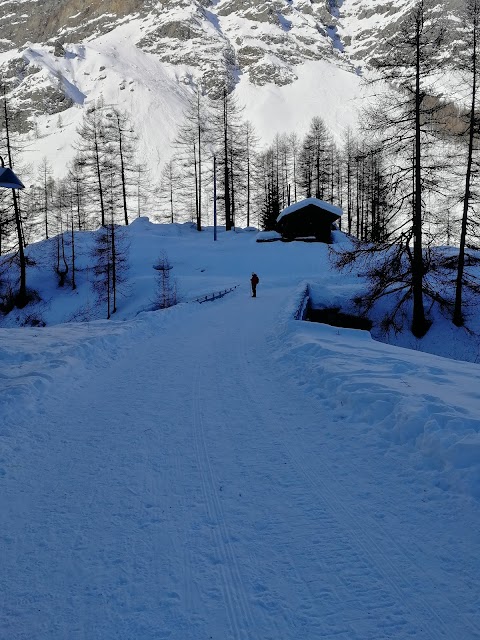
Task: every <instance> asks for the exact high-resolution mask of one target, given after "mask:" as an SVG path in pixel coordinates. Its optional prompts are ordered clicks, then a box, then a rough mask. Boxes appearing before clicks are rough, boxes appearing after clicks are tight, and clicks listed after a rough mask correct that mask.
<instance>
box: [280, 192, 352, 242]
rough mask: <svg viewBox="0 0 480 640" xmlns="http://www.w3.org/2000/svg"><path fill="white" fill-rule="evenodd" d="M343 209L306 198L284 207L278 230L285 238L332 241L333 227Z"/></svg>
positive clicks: (316, 199) (315, 199)
mask: <svg viewBox="0 0 480 640" xmlns="http://www.w3.org/2000/svg"><path fill="white" fill-rule="evenodd" d="M342 213H343V211H342V210H341V209H340V207H336V206H335V205H333V204H329V203H328V202H324V201H323V200H319V199H318V198H306V200H300V202H296V203H295V204H292V205H290V206H289V207H287V208H286V209H284V210H283V211H282V212H281V213H280V215H279V216H278V218H277V231H278V232H279V233H281V234H282V238H283V239H284V240H295V239H305V240H306V239H308V240H316V241H317V242H326V243H330V242H331V241H332V228H333V225H334V223H335V222H336V221H337V220H338V219H339V218H340V216H341V215H342Z"/></svg>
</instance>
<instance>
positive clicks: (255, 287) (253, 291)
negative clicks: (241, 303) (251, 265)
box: [252, 284, 257, 298]
mask: <svg viewBox="0 0 480 640" xmlns="http://www.w3.org/2000/svg"><path fill="white" fill-rule="evenodd" d="M256 297H257V285H256V284H252V298H256Z"/></svg>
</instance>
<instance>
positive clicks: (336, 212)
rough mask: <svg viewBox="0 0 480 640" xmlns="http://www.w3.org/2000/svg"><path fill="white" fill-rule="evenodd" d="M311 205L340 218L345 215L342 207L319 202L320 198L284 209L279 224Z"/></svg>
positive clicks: (300, 201)
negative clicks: (286, 217)
mask: <svg viewBox="0 0 480 640" xmlns="http://www.w3.org/2000/svg"><path fill="white" fill-rule="evenodd" d="M310 204H314V205H316V206H317V207H319V208H320V209H324V210H325V211H329V212H330V213H333V214H334V215H336V216H338V217H340V216H341V215H343V211H342V209H340V207H336V206H335V205H334V204H330V203H329V202H325V201H324V200H319V199H318V198H305V199H304V200H299V201H298V202H294V203H293V204H291V205H290V206H289V207H287V208H286V209H284V210H283V211H282V212H281V213H280V215H279V216H278V218H277V222H279V221H280V220H281V219H282V218H284V217H285V216H288V215H290V214H291V213H294V212H295V211H298V210H299V209H303V207H307V206H308V205H310Z"/></svg>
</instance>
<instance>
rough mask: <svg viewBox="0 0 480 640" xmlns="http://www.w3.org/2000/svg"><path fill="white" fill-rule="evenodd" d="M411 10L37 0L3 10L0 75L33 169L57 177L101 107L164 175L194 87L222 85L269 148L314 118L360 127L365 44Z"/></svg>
mask: <svg viewBox="0 0 480 640" xmlns="http://www.w3.org/2000/svg"><path fill="white" fill-rule="evenodd" d="M408 4H409V1H408V0H405V1H402V2H400V1H398V2H397V3H396V4H395V5H393V4H392V6H390V7H389V10H388V11H387V12H385V11H384V10H383V5H382V7H378V8H375V5H371V4H370V3H355V2H352V1H346V2H344V3H339V2H333V1H330V2H329V3H323V2H316V3H313V2H311V1H310V0H291V1H288V2H287V1H283V0H273V1H264V2H251V1H250V0H218V1H215V2H212V3H206V2H197V1H196V0H168V1H164V2H141V1H139V0H116V1H113V0H109V1H108V2H102V3H99V2H92V3H90V4H89V5H88V7H85V6H84V3H81V2H78V0H65V1H63V2H56V1H55V2H53V0H48V1H47V2H43V3H42V11H41V12H39V10H38V8H39V4H38V3H37V2H34V1H32V0H29V1H26V2H22V4H21V11H20V10H19V9H20V8H19V5H18V3H13V2H3V3H2V9H3V10H4V12H5V13H4V15H3V18H2V19H0V42H1V43H2V49H3V53H0V71H1V73H2V78H3V80H4V82H5V83H6V86H7V87H8V88H9V89H10V98H11V102H12V107H15V108H16V111H17V113H16V118H15V120H14V123H13V124H14V126H16V127H17V128H19V129H20V130H21V131H23V132H29V133H28V137H29V145H28V150H27V159H28V160H31V161H32V162H33V164H36V162H37V160H38V159H39V158H41V157H42V156H43V155H45V156H46V157H47V158H48V159H49V160H50V161H51V162H52V164H55V165H56V167H55V170H56V173H61V171H62V168H61V167H64V166H65V162H66V161H67V160H68V157H69V154H70V155H71V152H67V150H66V147H67V146H68V147H70V143H71V141H72V140H73V139H74V137H75V129H76V126H77V125H78V122H79V121H80V119H81V115H82V113H83V110H84V109H88V107H89V105H91V104H92V102H93V101H94V100H96V99H98V98H99V97H102V98H103V99H104V101H105V103H108V104H115V105H116V106H118V107H120V108H122V109H123V110H125V111H128V112H129V113H130V114H131V115H132V118H133V122H134V125H135V128H136V130H137V131H138V133H139V135H140V138H141V140H143V142H144V148H145V152H144V153H145V154H146V160H147V162H148V164H149V165H150V167H151V168H152V169H154V170H155V169H156V168H157V166H158V158H161V159H163V160H165V159H166V158H167V157H168V155H169V147H170V141H171V140H172V138H173V137H174V136H175V132H176V129H177V127H178V124H179V122H180V121H181V119H182V111H183V105H184V103H185V98H186V96H187V95H188V92H189V91H190V90H191V87H192V86H193V85H199V86H201V88H202V91H203V92H205V93H206V94H208V95H209V96H211V97H215V96H218V95H219V93H220V92H221V90H222V89H223V87H224V86H225V85H226V86H227V87H229V89H232V90H236V91H237V92H238V94H239V97H240V99H241V102H242V103H243V104H244V106H245V108H246V112H245V116H246V117H247V118H248V119H250V120H252V121H253V124H254V125H255V126H256V128H257V130H258V133H259V135H260V138H261V140H262V141H264V142H270V141H271V139H272V138H273V136H274V135H275V134H276V133H277V132H283V131H289V132H290V131H293V130H295V131H296V132H297V133H298V134H300V135H302V134H303V133H304V131H305V129H306V127H307V124H308V122H309V121H310V120H311V118H312V117H313V116H321V117H322V118H324V119H325V121H326V123H327V125H328V126H329V127H330V129H331V130H332V133H333V135H334V136H335V137H336V139H337V140H340V139H341V138H342V136H343V134H344V132H345V130H346V128H347V127H349V126H355V124H356V118H357V111H358V107H359V105H360V102H361V95H362V93H361V91H360V88H359V85H360V78H359V77H358V75H357V73H356V68H357V66H362V64H363V62H365V61H368V55H370V53H369V52H370V50H371V47H370V45H369V44H368V43H369V42H370V40H371V39H372V38H373V39H375V38H377V41H381V38H382V30H383V29H386V28H387V27H388V25H391V23H392V21H393V22H394V21H395V20H396V19H398V17H399V16H401V15H402V12H403V10H404V7H405V6H407V5H408ZM337 5H338V6H337ZM365 11H367V14H368V15H369V16H370V19H369V20H370V22H369V23H368V24H366V23H365V20H366V18H365V15H366V14H365ZM43 15H46V16H47V18H46V19H42V16H43ZM13 18H15V19H13ZM373 24H375V25H376V27H377V30H378V33H376V32H375V31H373V32H372V25H373ZM368 29H370V31H368ZM367 32H368V33H367ZM365 43H367V44H365ZM363 54H365V57H364V59H363V61H359V56H361V55H363ZM59 114H60V117H59ZM65 129H66V130H65ZM56 157H59V158H61V160H62V165H61V166H60V167H59V166H58V163H56V162H53V160H54V159H55V158H56Z"/></svg>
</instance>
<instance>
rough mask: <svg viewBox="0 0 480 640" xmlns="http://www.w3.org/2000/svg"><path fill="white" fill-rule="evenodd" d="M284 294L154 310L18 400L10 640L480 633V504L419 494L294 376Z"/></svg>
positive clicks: (5, 628)
mask: <svg viewBox="0 0 480 640" xmlns="http://www.w3.org/2000/svg"><path fill="white" fill-rule="evenodd" d="M291 295H292V289H288V288H282V287H278V288H273V287H272V288H271V289H267V288H265V289H264V290H263V291H262V293H261V295H260V297H259V298H257V299H256V300H252V299H250V298H249V297H247V296H246V294H245V291H244V290H243V291H240V292H239V293H234V294H231V295H230V296H227V297H226V298H224V299H222V300H220V301H218V302H216V303H214V304H205V305H201V306H200V305H198V306H195V307H193V306H189V307H188V309H187V308H186V307H182V308H178V309H174V310H170V311H169V312H166V313H165V314H164V317H167V321H163V318H162V322H163V323H162V322H161V321H160V318H161V317H162V314H154V315H152V316H151V319H150V320H149V321H148V323H144V325H145V326H144V325H142V323H141V322H139V325H138V331H135V329H133V330H131V331H130V333H128V336H127V339H125V340H123V341H122V349H121V351H120V350H119V351H117V353H116V356H115V357H109V356H108V355H105V358H104V360H103V362H101V361H98V359H93V360H91V361H88V362H87V364H86V368H85V370H78V371H77V372H74V373H72V372H70V373H68V375H66V376H65V379H64V380H63V381H61V382H59V381H58V376H57V377H56V378H55V380H56V384H55V386H53V385H50V386H48V385H47V387H46V388H44V390H43V392H42V395H41V398H40V399H39V401H38V403H37V406H36V407H28V406H27V407H26V408H25V412H24V415H23V417H22V419H21V420H22V421H24V422H22V424H21V425H20V426H19V432H20V433H22V434H26V433H27V432H29V433H31V432H33V433H34V437H30V438H27V437H26V436H25V437H24V438H22V437H20V438H19V445H18V447H17V449H16V451H14V452H12V454H11V459H10V465H9V468H8V469H7V473H6V475H5V477H4V478H3V480H4V482H3V484H4V485H5V488H6V491H5V492H4V493H3V494H2V498H1V500H0V507H1V513H2V514H3V515H2V527H1V530H0V539H1V542H2V544H1V548H2V553H3V556H2V572H1V575H0V591H1V594H2V597H3V601H2V602H1V609H2V611H3V613H2V615H1V618H0V637H1V638H2V639H5V640H7V639H9V640H10V639H12V640H13V639H17V638H18V639H20V638H22V639H23V638H25V639H27V638H28V639H29V640H30V639H31V638H35V639H44V638H45V639H47V638H48V639H49V640H50V639H51V640H57V639H58V640H60V639H64V638H68V639H69V640H74V639H88V640H90V639H93V638H94V639H97V638H98V639H100V638H101V639H112V640H113V639H125V640H127V639H128V640H130V639H132V640H133V639H135V640H140V639H145V640H147V639H151V638H170V639H172V640H173V639H177V640H200V639H207V640H208V639H210V638H211V639H215V640H230V639H231V640H253V639H262V640H263V639H265V640H266V639H271V640H279V639H285V640H286V639H289V640H290V639H291V640H293V639H305V640H311V639H316V638H333V637H334V638H336V639H342V638H344V639H345V640H347V639H348V640H353V639H363V640H367V639H368V640H370V639H373V638H375V639H380V638H395V639H400V638H411V637H416V638H422V639H424V638H425V639H431V640H440V639H443V638H445V639H447V638H448V639H451V640H454V639H455V640H457V639H458V638H462V639H463V640H468V639H470V638H478V637H480V609H479V603H478V596H479V560H478V553H477V551H478V535H479V534H478V531H479V524H480V514H479V510H478V508H476V507H475V504H474V503H473V505H471V508H469V509H468V510H466V509H465V510H462V506H464V505H465V504H466V503H465V501H462V500H459V501H457V500H455V499H454V498H452V499H451V500H449V501H448V500H438V501H435V500H432V499H430V500H427V499H425V496H424V495H423V494H422V493H421V492H419V482H418V478H415V476H414V472H413V470H412V469H410V468H408V467H406V466H402V465H401V464H399V462H398V461H397V460H395V459H392V458H386V457H385V456H384V455H383V454H382V453H381V452H380V451H379V450H377V449H375V448H373V447H372V448H369V447H368V443H367V444H366V442H365V440H364V438H363V435H362V431H361V430H360V429H359V430H358V432H355V430H352V429H351V428H349V429H348V430H347V429H344V425H342V423H341V422H338V418H337V417H336V416H335V415H331V414H330V413H329V411H328V409H327V408H326V407H325V406H323V405H322V404H321V403H320V401H319V400H318V399H317V398H315V397H313V396H311V394H309V393H308V391H306V390H305V389H303V388H302V381H301V380H299V381H298V382H300V384H297V382H295V381H294V380H292V379H291V377H290V374H289V372H288V370H287V369H285V368H283V367H282V364H281V363H279V362H277V361H276V360H275V359H274V358H273V355H272V351H273V350H272V340H274V337H273V336H274V331H275V329H274V327H275V322H276V320H277V318H278V316H279V314H281V312H282V309H283V307H284V305H285V301H286V300H287V299H288V298H289V296H291ZM155 315H156V316H157V317H158V330H157V331H156V330H155V322H156V321H155V320H154V319H152V318H154V317H155ZM147 325H148V328H146V326H147ZM152 329H153V330H152ZM305 382H306V381H305ZM349 427H350V425H349ZM12 461H13V462H12ZM412 473H413V475H412Z"/></svg>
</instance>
